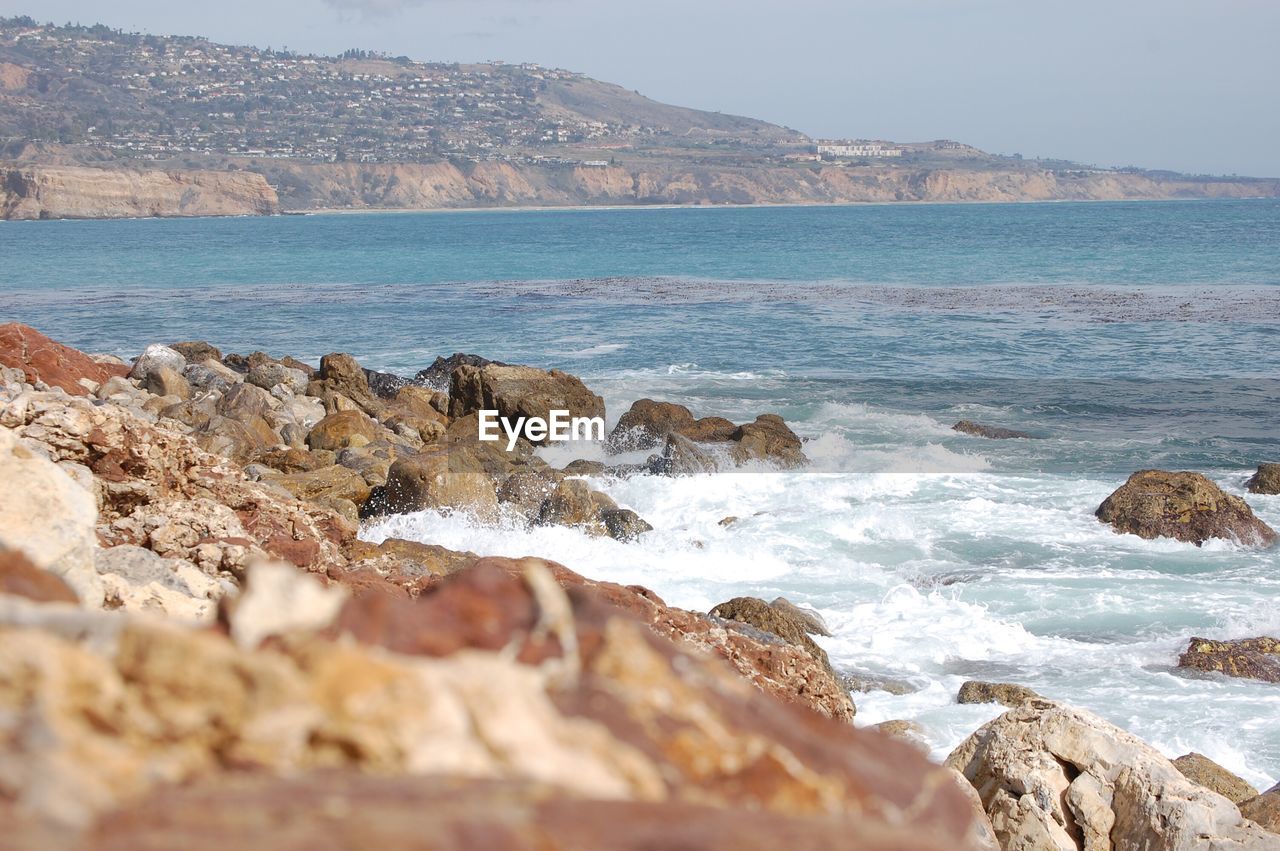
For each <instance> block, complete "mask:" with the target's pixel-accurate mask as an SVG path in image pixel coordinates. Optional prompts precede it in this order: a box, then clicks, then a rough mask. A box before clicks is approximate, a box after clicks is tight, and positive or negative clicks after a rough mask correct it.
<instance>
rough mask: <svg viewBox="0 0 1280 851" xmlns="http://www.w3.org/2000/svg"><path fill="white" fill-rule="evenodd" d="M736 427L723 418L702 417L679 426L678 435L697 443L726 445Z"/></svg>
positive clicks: (736, 429)
mask: <svg viewBox="0 0 1280 851" xmlns="http://www.w3.org/2000/svg"><path fill="white" fill-rule="evenodd" d="M737 431H738V427H737V426H736V425H734V424H733V423H731V422H729V421H728V420H726V419H725V418H724V417H703V418H702V419H699V420H694V421H693V422H692V423H689V424H688V425H684V426H681V427H680V429H679V432H680V434H682V435H684V436H685V437H687V438H689V439H690V440H692V441H695V442H697V443H728V442H729V441H731V440H733V439H734V438H733V436H734V434H736V433H737Z"/></svg>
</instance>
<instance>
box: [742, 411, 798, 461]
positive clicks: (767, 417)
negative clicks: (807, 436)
mask: <svg viewBox="0 0 1280 851" xmlns="http://www.w3.org/2000/svg"><path fill="white" fill-rule="evenodd" d="M733 440H734V444H735V445H734V447H733V449H732V451H731V453H730V454H731V455H732V456H733V460H734V461H735V462H737V463H738V464H745V463H747V462H751V461H756V462H764V463H766V464H768V465H770V466H774V467H779V468H781V469H790V468H793V467H802V466H804V465H805V464H807V463H808V459H807V458H805V457H804V452H803V451H802V450H801V445H800V438H798V437H796V434H795V432H793V431H792V430H791V429H790V428H788V427H787V424H786V423H785V422H784V421H783V419H782V417H780V416H778V415H777V414H761V415H760V416H758V417H756V420H755V422H753V423H747V424H746V425H741V426H738V430H737V431H735V432H734V434H733Z"/></svg>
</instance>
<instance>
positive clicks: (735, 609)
mask: <svg viewBox="0 0 1280 851" xmlns="http://www.w3.org/2000/svg"><path fill="white" fill-rule="evenodd" d="M710 614H711V616H712V617H716V618H724V619H725V620H730V621H738V622H739V623H745V624H749V625H750V626H753V627H755V628H756V629H762V630H764V631H765V632H769V633H772V634H774V635H776V636H778V637H779V638H781V639H782V640H784V641H786V642H787V643H788V644H793V645H795V646H796V647H799V648H800V649H801V650H803V651H804V652H806V653H808V654H809V655H810V656H812V657H813V658H814V659H816V660H817V661H818V662H819V663H820V664H821V665H822V667H823V668H824V669H826V670H827V671H829V672H831V674H832V676H834V675H835V670H834V669H833V668H832V667H831V660H830V659H828V658H827V651H825V650H823V649H822V648H821V647H819V646H818V645H817V644H816V643H814V640H813V639H812V638H810V637H809V627H810V623H809V620H808V618H805V617H797V616H795V615H792V614H790V613H789V612H787V611H785V610H782V609H775V608H774V607H773V606H770V605H769V604H768V603H766V602H765V601H764V600H758V599H756V598H755V597H734V598H733V599H732V600H729V601H728V602H725V603H721V604H720V605H718V606H716V607H715V608H714V609H712V610H711V612H710Z"/></svg>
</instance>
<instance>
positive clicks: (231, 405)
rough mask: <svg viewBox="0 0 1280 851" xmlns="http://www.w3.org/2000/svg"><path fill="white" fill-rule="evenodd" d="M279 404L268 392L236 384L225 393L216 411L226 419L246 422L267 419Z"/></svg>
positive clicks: (217, 404)
mask: <svg viewBox="0 0 1280 851" xmlns="http://www.w3.org/2000/svg"><path fill="white" fill-rule="evenodd" d="M279 404H280V403H279V401H278V400H276V399H273V398H272V397H271V394H270V393H268V392H267V391H266V390H263V389H262V388H261V387H255V386H254V385H252V384H248V383H244V384H236V385H234V386H232V387H231V388H230V389H229V390H227V392H226V393H223V394H222V397H221V398H220V399H218V401H217V403H216V406H215V410H216V411H217V412H218V413H219V414H221V415H222V416H224V417H230V418H231V419H233V420H238V421H240V422H245V421H246V420H247V419H248V418H250V417H259V418H263V417H266V416H267V414H269V413H270V412H271V411H272V410H274V409H275V408H277V407H279Z"/></svg>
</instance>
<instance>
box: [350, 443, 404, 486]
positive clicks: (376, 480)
mask: <svg viewBox="0 0 1280 851" xmlns="http://www.w3.org/2000/svg"><path fill="white" fill-rule="evenodd" d="M413 454H414V452H413V450H412V449H409V448H405V447H399V448H397V447H394V446H391V445H390V444H387V443H371V444H369V445H368V446H360V447H351V446H349V447H347V448H346V449H341V450H339V451H338V454H337V456H336V460H337V462H338V464H340V465H341V466H343V467H346V468H347V469H348V470H353V471H355V472H356V473H359V474H360V477H361V478H363V479H364V480H365V482H366V483H367V484H368V485H369V487H377V486H378V485H385V484H386V483H387V475H388V474H389V473H390V472H391V464H392V462H393V461H394V460H395V459H396V458H399V457H400V456H402V455H413Z"/></svg>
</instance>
